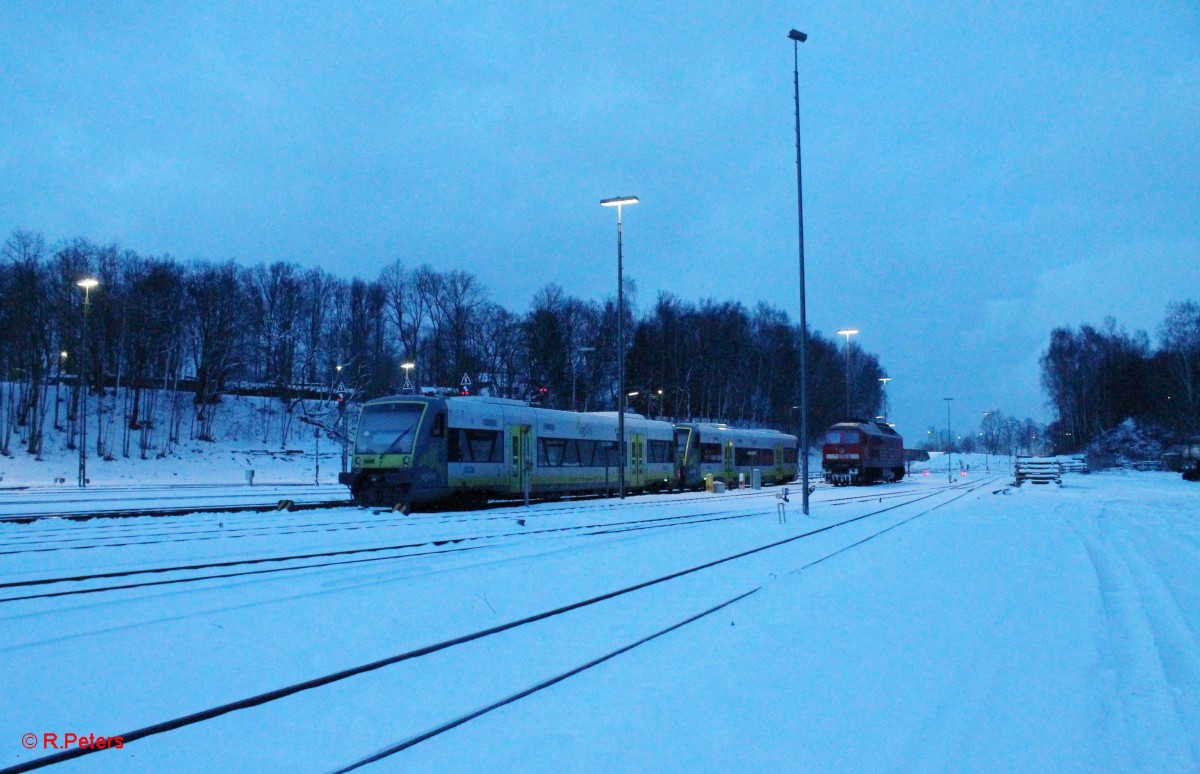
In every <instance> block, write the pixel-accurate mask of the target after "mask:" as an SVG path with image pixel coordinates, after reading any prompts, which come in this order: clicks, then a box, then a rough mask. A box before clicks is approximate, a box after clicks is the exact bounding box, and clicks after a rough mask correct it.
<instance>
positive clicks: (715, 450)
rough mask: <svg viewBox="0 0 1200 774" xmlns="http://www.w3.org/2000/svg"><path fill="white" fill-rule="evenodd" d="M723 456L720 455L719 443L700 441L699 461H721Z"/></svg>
mask: <svg viewBox="0 0 1200 774" xmlns="http://www.w3.org/2000/svg"><path fill="white" fill-rule="evenodd" d="M723 459H724V458H723V457H722V456H721V444H719V443H702V444H700V461H701V462H721V461H722V460H723Z"/></svg>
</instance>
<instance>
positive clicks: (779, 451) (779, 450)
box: [775, 443, 787, 484]
mask: <svg viewBox="0 0 1200 774" xmlns="http://www.w3.org/2000/svg"><path fill="white" fill-rule="evenodd" d="M785 481H787V474H786V473H784V472H783V444H782V443H777V444H775V483H776V484H782V483H783V482H785Z"/></svg>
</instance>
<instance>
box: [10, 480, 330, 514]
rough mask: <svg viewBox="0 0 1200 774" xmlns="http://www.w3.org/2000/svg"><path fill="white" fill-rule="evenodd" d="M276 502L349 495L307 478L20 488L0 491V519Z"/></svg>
mask: <svg viewBox="0 0 1200 774" xmlns="http://www.w3.org/2000/svg"><path fill="white" fill-rule="evenodd" d="M172 501H184V502H179V503H177V504H176V503H172ZM281 503H291V504H292V505H291V507H293V508H299V509H312V508H330V507H341V506H345V505H350V504H351V499H350V495H349V492H348V491H347V490H346V489H345V487H341V486H336V485H334V486H324V487H320V486H314V485H311V484H307V485H305V484H269V485H258V486H240V485H239V486H232V487H231V486H226V485H175V486H166V487H104V488H95V489H88V490H76V489H71V490H63V489H39V490H20V492H19V494H11V495H9V494H5V495H0V509H2V510H3V511H4V515H0V523H4V522H16V523H31V522H36V521H41V520H44V519H70V520H89V519H99V518H128V517H136V516H176V515H181V514H187V513H218V512H220V513H224V512H238V511H241V512H245V511H266V510H276V509H278V508H279V507H280V504H281Z"/></svg>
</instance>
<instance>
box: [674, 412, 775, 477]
mask: <svg viewBox="0 0 1200 774" xmlns="http://www.w3.org/2000/svg"><path fill="white" fill-rule="evenodd" d="M797 446H798V441H797V438H796V436H794V435H788V434H786V433H781V432H779V431H778V430H741V429H738V428H736V427H729V426H728V425H722V424H704V423H694V422H683V423H679V424H676V425H675V449H676V455H677V460H676V461H677V475H678V476H679V484H680V488H681V489H701V488H703V486H704V481H705V476H707V475H711V476H712V477H713V480H714V481H723V482H724V483H725V484H726V486H734V485H736V484H737V483H739V482H740V481H744V482H745V483H747V484H749V483H750V482H751V481H752V480H753V476H754V471H755V470H756V469H757V470H758V471H759V472H760V475H761V476H762V482H763V483H764V484H784V483H787V482H788V481H791V480H793V479H794V478H795V477H796V448H797Z"/></svg>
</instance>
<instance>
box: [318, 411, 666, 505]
mask: <svg viewBox="0 0 1200 774" xmlns="http://www.w3.org/2000/svg"><path fill="white" fill-rule="evenodd" d="M625 436H626V469H625V484H626V487H627V488H628V489H629V490H631V491H646V490H650V491H657V490H660V489H665V488H668V487H670V486H671V485H672V482H674V481H675V480H676V476H675V458H676V454H675V449H674V437H675V436H674V430H673V427H672V425H670V424H669V423H667V422H658V421H653V420H647V419H645V418H644V417H641V416H638V415H636V414H626V416H625ZM617 451H618V447H617V415H616V413H615V412H602V413H590V414H583V413H576V412H571V411H555V410H552V409H542V408H535V407H531V406H528V405H526V404H525V403H523V402H521V401H515V400H505V399H501V398H487V397H455V398H449V399H447V398H430V397H423V396H406V395H400V396H393V397H389V398H380V399H377V400H373V401H370V402H368V403H367V404H365V405H364V406H363V410H362V414H361V416H360V418H359V425H358V436H357V438H356V439H355V445H354V456H353V468H352V470H351V471H350V472H349V473H343V474H342V475H341V477H340V480H341V482H342V483H344V484H346V485H348V486H349V487H350V490H351V492H352V493H353V495H354V499H355V500H356V501H357V502H359V503H360V504H364V505H384V506H393V505H402V506H406V507H421V506H431V505H438V504H441V503H446V502H450V501H455V500H458V501H466V502H472V501H476V502H478V501H483V500H488V499H509V498H519V497H523V496H524V495H525V494H526V493H528V495H529V496H530V497H535V498H538V497H554V496H560V495H567V494H585V493H593V492H605V491H614V490H615V489H616V488H617V482H618V478H619V477H618V468H617V466H618V454H617Z"/></svg>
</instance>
